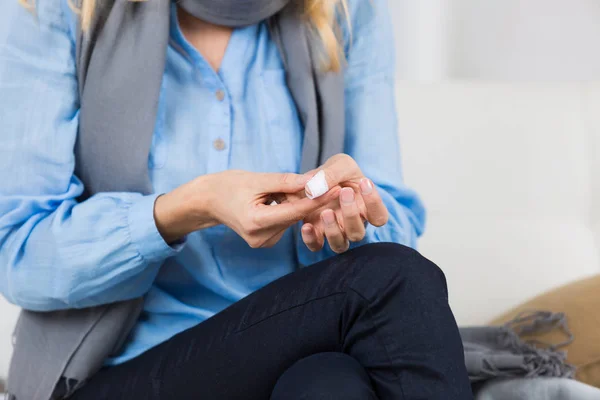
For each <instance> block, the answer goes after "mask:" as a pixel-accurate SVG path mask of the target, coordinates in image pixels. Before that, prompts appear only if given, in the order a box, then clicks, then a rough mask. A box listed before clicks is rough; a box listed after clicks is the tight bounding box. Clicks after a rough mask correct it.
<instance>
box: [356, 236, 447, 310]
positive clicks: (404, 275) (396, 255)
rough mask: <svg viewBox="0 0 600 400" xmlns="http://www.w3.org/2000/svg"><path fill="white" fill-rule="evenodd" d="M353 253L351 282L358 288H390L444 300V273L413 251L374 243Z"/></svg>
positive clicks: (401, 246) (394, 244) (445, 291)
mask: <svg viewBox="0 0 600 400" xmlns="http://www.w3.org/2000/svg"><path fill="white" fill-rule="evenodd" d="M355 251H356V253H355V254H354V262H355V265H356V271H357V274H358V277H357V279H356V280H355V282H356V283H358V284H359V285H360V286H363V287H367V285H370V286H371V287H372V288H373V291H374V292H375V291H381V290H384V289H386V288H388V289H389V288H390V287H394V288H397V289H398V292H400V291H402V290H403V289H404V291H409V292H414V291H418V292H419V293H421V294H423V295H431V296H434V297H438V296H443V297H444V298H445V299H447V298H448V289H447V284H446V276H445V275H444V272H443V271H442V270H441V269H440V268H439V267H438V266H437V265H436V264H435V263H433V262H432V261H430V260H429V259H427V258H425V257H424V256H423V255H421V254H420V253H419V252H417V251H416V250H414V249H411V248H409V247H406V246H403V245H400V244H396V243H375V244H369V245H365V246H362V247H360V248H358V249H356V250H355ZM360 283H363V284H362V285H361V284H360Z"/></svg>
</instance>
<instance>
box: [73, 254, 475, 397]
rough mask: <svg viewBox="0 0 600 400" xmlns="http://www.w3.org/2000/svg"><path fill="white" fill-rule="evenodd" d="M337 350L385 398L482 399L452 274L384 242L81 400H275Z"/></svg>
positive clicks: (320, 267)
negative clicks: (306, 362) (288, 380)
mask: <svg viewBox="0 0 600 400" xmlns="http://www.w3.org/2000/svg"><path fill="white" fill-rule="evenodd" d="M329 352H338V353H344V354H346V355H348V356H350V357H352V358H353V359H354V360H356V361H357V362H358V363H359V364H360V365H361V366H362V368H363V369H364V371H365V372H366V374H367V376H368V378H369V380H370V385H371V388H372V390H373V392H374V393H375V394H376V396H377V398H379V399H394V400H402V399H405V400H408V399H411V400H412V399H429V400H436V399H439V400H455V399H471V398H472V394H471V389H470V385H469V380H468V378H467V373H466V369H465V365H464V359H463V347H462V344H461V340H460V336H459V333H458V328H457V326H456V322H455V320H454V317H453V315H452V312H451V310H450V307H449V306H448V295H447V288H446V281H445V277H444V274H443V273H442V271H441V270H440V269H439V268H438V267H437V266H436V265H435V264H433V263H432V262H430V261H429V260H427V259H425V258H424V257H422V256H421V255H420V254H419V253H417V252H416V251H414V250H412V249H410V248H408V247H404V246H401V245H397V244H372V245H366V246H363V247H360V248H357V249H354V250H351V251H349V252H347V253H345V254H343V255H340V256H337V257H334V258H331V259H328V260H325V261H322V262H320V263H317V264H315V265H313V266H311V267H308V268H304V269H301V270H299V271H297V272H294V273H292V274H289V275H287V276H285V277H283V278H280V279H278V280H276V281H275V282H273V283H271V284H269V285H268V286H266V287H264V288H263V289H260V290H258V291H256V292H254V293H253V294H251V295H250V296H248V297H246V298H245V299H243V300H241V301H239V302H237V303H235V304H233V305H232V306H230V307H229V308H227V309H225V310H224V311H222V312H220V313H218V314H217V315H215V316H214V317H212V318H210V319H208V320H207V321H205V322H204V323H202V324H199V325H197V326H195V327H193V328H191V329H188V330H186V331H184V332H182V333H180V334H178V335H176V336H174V337H173V338H172V339H170V340H168V341H167V342H165V343H163V344H161V345H159V346H157V347H155V348H153V349H151V350H149V351H147V352H146V353H144V354H142V355H141V356H139V357H137V358H135V359H133V360H130V361H128V362H125V363H123V364H121V365H117V366H114V367H107V368H105V369H103V370H102V371H101V372H100V373H99V374H98V375H97V376H96V377H94V378H93V379H92V380H91V381H90V382H89V383H88V384H87V385H86V386H84V387H83V389H81V391H80V392H78V393H76V394H75V396H74V399H75V400H82V399H85V400H100V399H111V400H117V399H133V398H136V399H137V398H139V399H178V400H184V399H244V400H259V399H262V400H264V399H268V398H270V396H271V395H272V393H273V389H274V387H275V386H276V384H277V382H278V381H279V380H280V379H283V377H284V376H285V374H287V373H292V372H290V367H292V366H293V365H295V364H296V363H297V362H299V361H300V360H303V359H306V358H307V357H310V356H312V355H315V354H319V353H329ZM286 371H287V372H286ZM357 379H363V378H362V377H357ZM307 384H309V385H310V384H311V383H310V382H307ZM315 384H319V385H322V384H323V382H320V383H315ZM331 384H332V385H338V384H339V382H337V381H335V380H332V381H331ZM340 398H341V397H340ZM366 399H368V397H366Z"/></svg>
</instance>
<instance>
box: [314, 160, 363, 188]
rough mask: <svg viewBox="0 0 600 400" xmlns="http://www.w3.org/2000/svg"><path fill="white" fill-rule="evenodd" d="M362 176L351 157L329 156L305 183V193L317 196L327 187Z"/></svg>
mask: <svg viewBox="0 0 600 400" xmlns="http://www.w3.org/2000/svg"><path fill="white" fill-rule="evenodd" d="M361 176H362V173H361V171H360V168H359V167H358V164H356V161H354V159H353V158H352V157H350V156H349V155H346V154H338V155H336V156H333V157H332V158H330V159H329V160H328V161H327V162H326V163H325V165H323V167H322V168H321V169H320V170H319V172H317V173H316V174H315V175H314V176H313V177H312V178H311V179H310V180H309V181H308V182H307V184H306V188H305V190H306V195H307V196H308V197H310V198H317V197H319V196H321V195H323V193H326V192H327V190H329V188H332V187H334V186H337V185H339V184H340V183H342V182H346V181H349V180H353V179H358V178H359V177H361Z"/></svg>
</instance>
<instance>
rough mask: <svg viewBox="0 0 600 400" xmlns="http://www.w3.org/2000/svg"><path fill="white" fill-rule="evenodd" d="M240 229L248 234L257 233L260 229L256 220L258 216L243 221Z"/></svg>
mask: <svg viewBox="0 0 600 400" xmlns="http://www.w3.org/2000/svg"><path fill="white" fill-rule="evenodd" d="M242 229H243V230H244V233H245V234H247V235H249V236H254V235H256V233H258V232H259V231H260V225H259V222H258V218H257V217H256V216H254V217H252V218H251V219H249V220H248V221H245V222H244V223H243V224H242Z"/></svg>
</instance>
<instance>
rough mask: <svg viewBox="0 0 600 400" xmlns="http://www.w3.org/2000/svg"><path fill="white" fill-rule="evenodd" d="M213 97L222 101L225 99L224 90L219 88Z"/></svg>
mask: <svg viewBox="0 0 600 400" xmlns="http://www.w3.org/2000/svg"><path fill="white" fill-rule="evenodd" d="M215 97H216V98H217V100H219V101H223V100H224V99H225V92H224V91H222V90H221V89H219V90H217V91H216V92H215Z"/></svg>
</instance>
